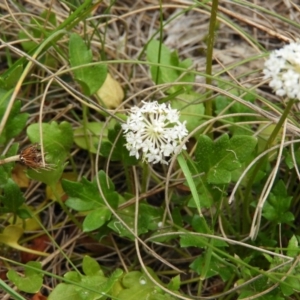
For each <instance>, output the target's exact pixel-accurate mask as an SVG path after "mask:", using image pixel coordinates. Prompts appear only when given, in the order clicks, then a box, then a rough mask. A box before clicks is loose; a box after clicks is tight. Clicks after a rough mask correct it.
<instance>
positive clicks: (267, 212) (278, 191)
mask: <svg viewBox="0 0 300 300" xmlns="http://www.w3.org/2000/svg"><path fill="white" fill-rule="evenodd" d="M291 201H292V197H290V196H288V194H287V190H286V187H285V185H284V183H283V181H282V180H280V181H278V182H277V184H276V186H275V187H274V188H273V189H272V193H270V196H269V198H268V201H267V202H266V203H265V205H264V209H263V216H264V217H265V218H266V219H267V220H269V221H272V222H274V223H276V224H290V225H292V221H294V219H295V217H294V215H293V214H292V212H290V206H291Z"/></svg>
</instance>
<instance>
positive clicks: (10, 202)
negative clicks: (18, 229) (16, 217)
mask: <svg viewBox="0 0 300 300" xmlns="http://www.w3.org/2000/svg"><path fill="white" fill-rule="evenodd" d="M0 200H1V201H0V203H1V204H2V205H1V207H0V211H1V212H2V213H14V214H16V213H17V211H18V209H19V208H20V206H21V205H22V204H23V203H24V202H25V198H24V196H23V193H22V192H21V190H20V188H19V186H18V185H17V184H16V183H15V182H14V181H13V180H12V179H10V178H9V179H8V180H7V183H6V184H5V185H4V187H3V195H2V196H0Z"/></svg>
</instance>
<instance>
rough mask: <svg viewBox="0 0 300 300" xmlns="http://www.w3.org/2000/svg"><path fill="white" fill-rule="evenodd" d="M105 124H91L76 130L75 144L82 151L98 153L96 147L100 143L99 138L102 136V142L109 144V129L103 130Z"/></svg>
mask: <svg viewBox="0 0 300 300" xmlns="http://www.w3.org/2000/svg"><path fill="white" fill-rule="evenodd" d="M103 126H104V122H89V123H87V124H86V125H85V127H84V126H81V127H78V128H76V129H75V130H74V142H75V143H76V145H77V146H79V147H80V148H82V149H85V150H88V151H89V152H91V153H95V154H96V153H97V148H96V146H97V145H98V142H99V136H100V134H101V136H102V142H105V141H106V142H107V141H108V138H107V134H108V129H107V128H105V129H103Z"/></svg>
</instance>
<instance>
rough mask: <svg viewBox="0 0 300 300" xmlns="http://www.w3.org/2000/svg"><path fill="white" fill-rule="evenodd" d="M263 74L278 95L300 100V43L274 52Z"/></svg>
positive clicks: (291, 44)
mask: <svg viewBox="0 0 300 300" xmlns="http://www.w3.org/2000/svg"><path fill="white" fill-rule="evenodd" d="M263 73H264V75H265V76H264V79H269V78H271V81H270V83H269V85H270V87H272V88H273V89H274V91H275V93H276V95H278V96H288V97H289V98H291V99H297V100H300V41H297V42H293V43H290V44H289V45H286V46H284V47H283V48H281V49H278V50H275V51H273V52H272V53H271V54H270V57H269V59H268V60H267V61H266V62H265V68H264V70H263Z"/></svg>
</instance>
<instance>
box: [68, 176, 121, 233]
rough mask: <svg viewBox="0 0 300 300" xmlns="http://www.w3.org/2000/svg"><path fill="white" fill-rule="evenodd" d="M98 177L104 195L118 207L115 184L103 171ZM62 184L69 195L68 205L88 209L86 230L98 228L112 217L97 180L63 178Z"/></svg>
mask: <svg viewBox="0 0 300 300" xmlns="http://www.w3.org/2000/svg"><path fill="white" fill-rule="evenodd" d="M98 178H99V182H100V187H101V191H102V193H103V197H104V198H105V199H106V200H107V201H108V202H109V204H110V205H111V206H112V207H113V208H117V205H118V194H117V193H116V192H115V187H114V184H113V183H112V181H111V180H110V179H109V178H108V177H107V176H106V174H105V173H104V172H103V171H100V172H99V173H98ZM62 186H63V189H64V191H65V192H66V193H67V194H68V196H69V198H68V200H67V202H66V205H67V206H68V207H70V208H73V209H75V210H77V211H87V215H86V217H85V219H84V222H83V230H84V231H87V232H89V231H92V230H95V229H98V228H100V227H101V226H103V225H104V224H105V223H106V222H107V221H108V220H109V219H110V217H111V211H110V210H109V208H108V207H106V204H105V202H104V200H103V198H102V196H100V194H99V190H98V187H97V182H96V180H94V181H93V182H90V181H88V180H87V179H85V178H83V179H82V180H81V182H80V183H79V182H72V181H68V180H63V181H62Z"/></svg>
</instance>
